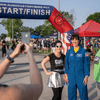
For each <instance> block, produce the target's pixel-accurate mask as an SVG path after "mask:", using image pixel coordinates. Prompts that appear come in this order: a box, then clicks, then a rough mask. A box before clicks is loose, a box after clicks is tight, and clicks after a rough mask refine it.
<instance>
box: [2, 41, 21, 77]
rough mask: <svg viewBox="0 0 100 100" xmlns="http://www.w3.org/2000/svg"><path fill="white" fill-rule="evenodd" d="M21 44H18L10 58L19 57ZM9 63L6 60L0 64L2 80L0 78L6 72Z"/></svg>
mask: <svg viewBox="0 0 100 100" xmlns="http://www.w3.org/2000/svg"><path fill="white" fill-rule="evenodd" d="M21 45H22V44H21V43H19V44H18V46H17V48H16V49H15V50H14V52H13V53H12V54H11V55H10V57H11V58H12V59H14V58H15V57H16V56H18V55H19V53H20V47H21ZM10 64H11V63H10V61H9V60H8V59H7V58H6V59H5V60H4V61H3V62H2V63H1V64H0V78H2V76H3V75H4V74H5V72H6V71H7V69H8V68H9V66H10Z"/></svg>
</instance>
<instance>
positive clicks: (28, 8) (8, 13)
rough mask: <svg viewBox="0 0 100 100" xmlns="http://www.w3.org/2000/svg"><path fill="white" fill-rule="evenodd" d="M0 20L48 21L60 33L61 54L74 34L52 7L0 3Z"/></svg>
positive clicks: (66, 22)
mask: <svg viewBox="0 0 100 100" xmlns="http://www.w3.org/2000/svg"><path fill="white" fill-rule="evenodd" d="M0 18H20V19H48V21H49V22H50V23H51V24H52V25H53V26H54V27H55V28H56V29H57V30H58V31H59V32H60V33H61V41H62V42H63V53H64V54H66V48H68V47H66V46H67V45H70V37H71V35H72V34H73V33H74V30H73V27H72V26H71V25H70V23H69V22H68V21H67V20H66V19H65V18H64V17H63V15H62V14H60V12H59V11H58V10H57V9H56V8H55V7H53V6H49V5H36V4H19V3H6V2H0Z"/></svg>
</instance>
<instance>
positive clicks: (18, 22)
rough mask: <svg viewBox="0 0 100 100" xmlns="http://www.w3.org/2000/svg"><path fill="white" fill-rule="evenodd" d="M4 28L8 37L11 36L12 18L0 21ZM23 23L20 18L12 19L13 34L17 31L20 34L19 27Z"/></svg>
mask: <svg viewBox="0 0 100 100" xmlns="http://www.w3.org/2000/svg"><path fill="white" fill-rule="evenodd" d="M0 24H2V25H3V26H4V27H5V29H6V30H7V31H8V37H11V38H12V19H9V18H8V19H7V20H5V19H4V20H2V21H1V22H0ZM22 25H23V22H22V20H21V19H13V36H14V35H15V34H16V33H18V34H20V27H21V26H22Z"/></svg>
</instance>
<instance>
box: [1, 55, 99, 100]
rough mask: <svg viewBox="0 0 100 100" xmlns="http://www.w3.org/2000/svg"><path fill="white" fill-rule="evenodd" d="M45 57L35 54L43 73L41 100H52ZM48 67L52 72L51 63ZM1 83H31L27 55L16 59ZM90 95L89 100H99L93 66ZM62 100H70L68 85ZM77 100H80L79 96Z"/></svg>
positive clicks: (89, 82)
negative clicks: (43, 66)
mask: <svg viewBox="0 0 100 100" xmlns="http://www.w3.org/2000/svg"><path fill="white" fill-rule="evenodd" d="M44 56H46V55H45V54H34V57H35V60H36V63H37V65H38V68H39V70H40V71H41V74H42V79H43V92H42V95H41V96H40V98H39V100H51V99H52V96H53V93H52V89H51V88H48V87H47V82H48V76H47V75H46V74H45V73H44V71H43V69H42V67H41V61H42V60H43V59H44ZM1 61H2V60H1V59H0V62H1ZM46 67H47V69H48V70H50V63H49V62H48V63H47V64H46ZM0 83H3V84H8V85H13V84H19V83H25V84H29V83H30V77H29V61H28V58H27V57H26V55H20V56H19V57H18V58H16V59H15V62H14V63H13V64H11V66H10V68H9V69H8V71H7V72H6V74H5V75H4V77H3V78H2V79H1V80H0ZM88 95H89V100H98V97H97V91H96V83H95V81H94V79H93V64H92V66H91V75H90V77H89V81H88ZM62 100H68V91H67V85H66V86H65V87H64V89H63V93H62ZM77 100H80V99H79V95H78V99H77Z"/></svg>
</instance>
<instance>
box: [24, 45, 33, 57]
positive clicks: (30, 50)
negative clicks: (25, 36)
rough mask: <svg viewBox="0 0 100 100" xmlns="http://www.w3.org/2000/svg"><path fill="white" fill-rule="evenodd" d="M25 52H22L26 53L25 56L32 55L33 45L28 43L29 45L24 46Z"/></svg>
mask: <svg viewBox="0 0 100 100" xmlns="http://www.w3.org/2000/svg"><path fill="white" fill-rule="evenodd" d="M25 47H26V50H24V52H27V54H28V55H27V56H29V55H30V54H32V53H33V43H30V44H29V45H27V44H25Z"/></svg>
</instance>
